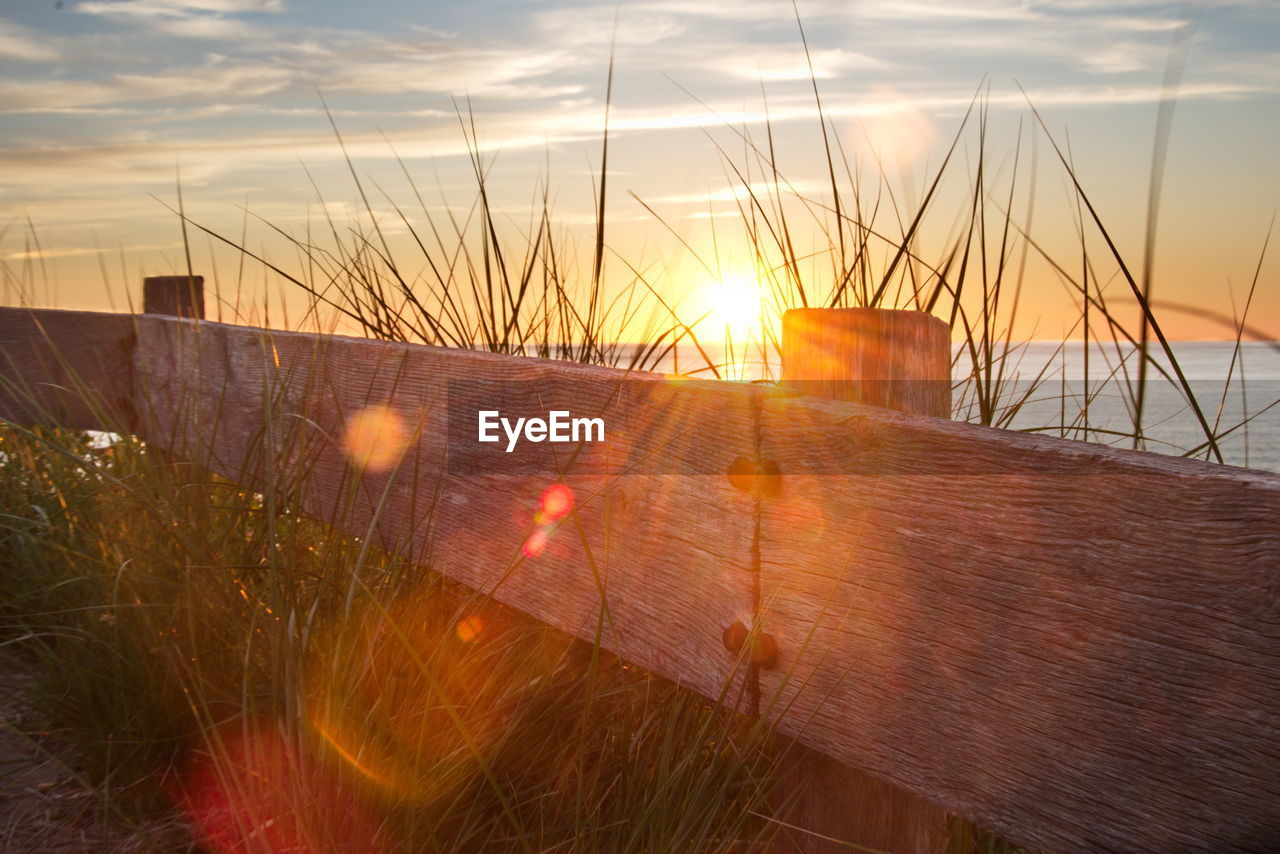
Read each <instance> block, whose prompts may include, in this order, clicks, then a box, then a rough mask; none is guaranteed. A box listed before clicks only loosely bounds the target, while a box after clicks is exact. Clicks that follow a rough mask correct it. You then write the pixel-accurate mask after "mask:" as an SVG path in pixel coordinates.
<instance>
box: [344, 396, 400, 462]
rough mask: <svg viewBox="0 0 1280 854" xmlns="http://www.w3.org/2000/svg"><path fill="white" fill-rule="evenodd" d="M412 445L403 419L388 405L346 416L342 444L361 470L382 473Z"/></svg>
mask: <svg viewBox="0 0 1280 854" xmlns="http://www.w3.org/2000/svg"><path fill="white" fill-rule="evenodd" d="M408 445H409V430H408V427H407V426H406V425H405V421H404V418H403V417H402V416H401V415H400V413H398V412H396V411H395V410H394V409H392V408H391V407H389V406H385V405H377V406H369V407H366V408H364V409H361V410H360V411H359V412H357V413H356V414H355V415H352V416H351V417H350V418H348V419H347V424H346V429H345V430H344V431H343V437H342V447H343V450H344V451H345V452H346V455H347V459H348V460H350V462H351V464H352V465H353V466H355V467H356V468H359V469H365V470H368V471H371V472H382V471H386V470H387V469H389V468H391V467H392V466H394V465H395V464H396V463H397V462H398V461H399V460H400V457H401V455H403V454H404V451H405V448H407V447H408Z"/></svg>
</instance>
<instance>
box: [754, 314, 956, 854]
mask: <svg viewBox="0 0 1280 854" xmlns="http://www.w3.org/2000/svg"><path fill="white" fill-rule="evenodd" d="M782 366H783V375H782V380H783V385H784V387H786V388H787V389H788V390H789V391H791V392H795V393H798V394H811V395H816V396H819V397H825V398H829V399H834V400H845V401H851V402H855V403H866V404H870V405H874V406H880V407H884V408H886V409H894V410H897V411H899V412H911V413H915V414H918V415H931V416H934V417H937V418H948V417H950V415H951V330H950V329H948V327H947V324H946V323H944V322H943V321H941V320H939V319H938V318H936V317H933V316H932V315H930V314H928V313H926V312H923V311H895V310H888V309H878V308H807V309H792V310H790V311H788V312H786V313H785V314H784V315H783V316H782ZM781 770H782V773H781V774H780V779H779V791H780V792H781V794H782V796H783V797H787V798H793V797H794V796H795V795H796V794H797V793H799V797H795V798H794V800H793V801H792V803H793V807H792V809H791V811H790V814H789V815H787V816H784V818H785V819H786V821H787V822H788V823H789V824H791V825H794V826H796V827H797V828H799V830H798V831H793V830H790V829H788V831H786V832H784V833H783V834H782V835H781V837H780V840H779V843H780V844H779V845H778V846H777V847H778V850H779V852H780V854H844V852H847V851H848V850H849V846H850V845H854V846H859V847H862V848H870V849H873V850H876V851H887V852H890V854H946V852H947V850H948V847H949V842H950V839H949V836H950V834H949V825H950V820H949V817H948V815H947V812H946V810H944V809H942V808H941V807H939V806H937V805H936V804H933V803H930V802H929V801H926V800H925V799H924V798H921V797H920V796H918V795H915V794H913V793H911V792H908V791H906V790H904V789H901V788H899V787H897V786H894V785H893V784H891V783H887V782H885V781H883V780H879V779H876V778H874V777H871V776H869V775H868V774H866V773H864V772H862V771H860V770H858V769H855V768H851V767H849V766H847V765H845V764H843V763H841V762H839V761H838V760H835V759H832V758H831V757H829V756H825V755H824V754H822V753H819V752H818V751H815V750H811V749H809V748H807V747H805V746H804V745H802V744H799V743H797V742H792V743H791V744H790V745H788V747H787V751H786V753H785V754H784V757H783V759H782V762H781ZM806 783H807V788H805V786H806Z"/></svg>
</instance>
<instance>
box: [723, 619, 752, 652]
mask: <svg viewBox="0 0 1280 854" xmlns="http://www.w3.org/2000/svg"><path fill="white" fill-rule="evenodd" d="M722 637H723V638H724V648H725V649H727V650H729V652H732V653H734V654H735V655H736V654H737V653H739V652H742V646H743V644H745V643H746V642H747V627H746V626H744V625H743V624H742V621H741V620H734V621H733V625H731V626H729V628H727V629H725V630H724V635H723V636H722Z"/></svg>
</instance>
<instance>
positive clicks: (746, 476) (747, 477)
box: [729, 457, 756, 492]
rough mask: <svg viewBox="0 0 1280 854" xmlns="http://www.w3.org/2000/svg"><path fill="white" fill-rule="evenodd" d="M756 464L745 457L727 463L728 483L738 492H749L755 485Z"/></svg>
mask: <svg viewBox="0 0 1280 854" xmlns="http://www.w3.org/2000/svg"><path fill="white" fill-rule="evenodd" d="M755 480H756V464H755V463H753V462H751V460H749V459H747V458H746V457H735V458H734V460H733V462H731V463H729V483H730V485H732V486H733V488H734V489H736V490H738V491H739V492H750V491H751V488H752V487H753V486H754V485H755Z"/></svg>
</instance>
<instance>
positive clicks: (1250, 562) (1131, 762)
mask: <svg viewBox="0 0 1280 854" xmlns="http://www.w3.org/2000/svg"><path fill="white" fill-rule="evenodd" d="M762 432H763V437H762V453H763V455H764V456H765V458H766V459H768V460H771V461H773V462H775V463H776V464H777V466H778V468H779V470H780V471H781V484H782V486H781V492H780V494H779V495H778V496H777V497H776V498H772V499H768V500H766V501H765V502H764V507H763V513H762V521H761V555H762V566H761V597H762V608H763V613H764V616H763V618H762V619H763V623H764V628H765V630H766V631H769V632H771V633H773V634H774V635H775V636H776V638H777V641H778V647H779V666H778V669H777V670H775V671H772V672H768V673H764V674H762V677H761V691H762V694H763V695H764V697H766V698H772V700H773V705H772V707H771V708H770V709H769V711H768V714H770V716H771V717H773V718H774V719H775V720H776V721H777V722H778V726H779V729H780V730H781V731H783V732H785V733H787V734H789V735H792V736H794V737H795V738H797V739H799V740H801V741H802V742H804V743H806V744H808V745H810V746H812V747H814V748H816V749H818V750H820V751H822V752H823V753H826V754H828V755H830V756H832V757H835V758H837V759H839V760H842V761H844V762H847V763H849V764H851V765H855V766H857V767H860V768H864V769H866V770H867V771H868V772H870V773H872V774H874V775H875V776H878V777H881V778H883V779H886V780H889V781H891V782H893V783H896V784H897V785H900V786H903V787H904V788H907V789H910V790H912V791H914V792H917V793H919V794H920V795H922V796H924V797H926V798H928V799H930V800H933V801H934V802H936V803H940V804H945V805H947V807H948V808H949V809H951V810H952V811H954V812H957V813H959V814H961V815H963V816H965V817H967V818H969V819H970V820H972V821H974V822H976V823H977V824H979V825H982V826H984V827H988V828H991V829H993V830H996V831H998V832H1000V833H1001V834H1002V835H1004V836H1006V837H1007V838H1009V839H1011V840H1013V841H1015V842H1018V843H1020V844H1023V845H1025V846H1027V847H1029V848H1031V849H1033V850H1036V851H1045V852H1054V851H1149V852H1169V851H1215V852H1222V851H1269V850H1276V844H1277V842H1280V620H1278V619H1277V591H1278V590H1280V526H1278V525H1277V519H1280V477H1277V476H1276V475H1272V474H1265V473H1261V472H1252V471H1247V470H1243V469H1233V468H1228V467H1221V466H1212V465H1209V464H1206V463H1197V462H1193V461H1188V460H1180V459H1173V458H1169V457H1161V456H1156V455H1153V454H1145V453H1135V452H1125V451H1116V450H1110V449H1106V448H1101V447H1098V446H1095V445H1086V444H1083V443H1078V442H1067V441H1060V440H1054V439H1046V438H1038V437H1032V436H1027V435H1022V434H1013V433H1008V432H1005V431H998V430H989V429H985V428H981V427H974V426H971V425H963V424H953V423H949V422H944V421H937V420H933V419H926V418H912V417H907V416H900V415H897V414H894V413H889V412H885V411H883V410H874V409H870V408H864V407H857V406H852V405H849V404H837V403H829V402H824V401H818V400H812V399H793V400H771V401H769V402H767V403H766V404H765V410H764V415H763V431H762Z"/></svg>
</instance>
